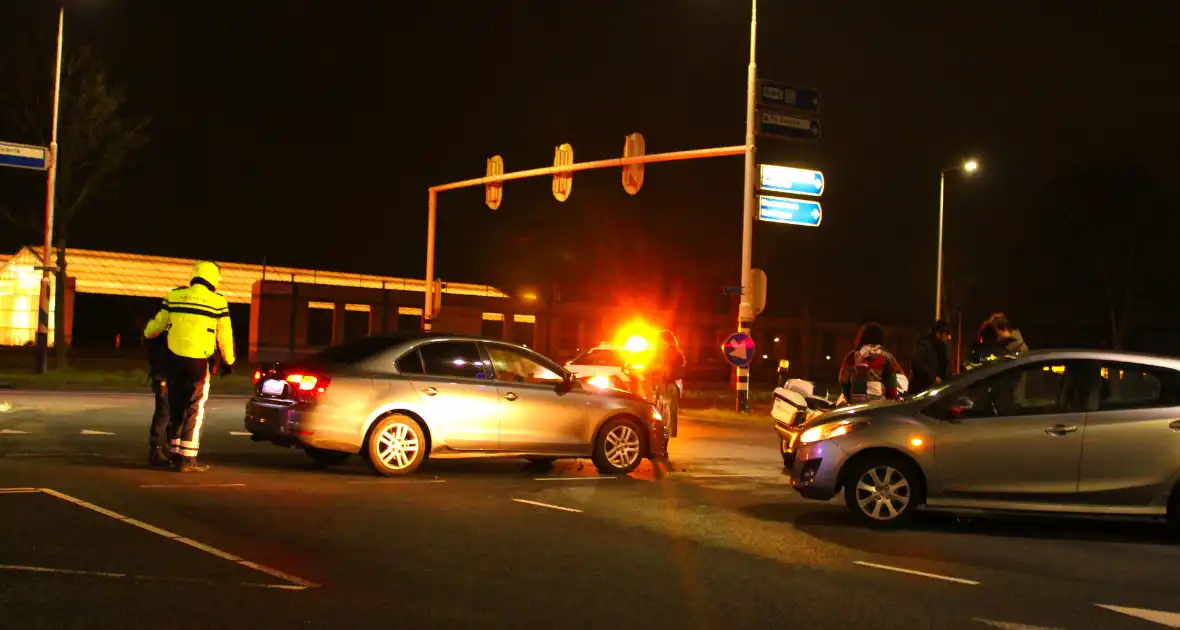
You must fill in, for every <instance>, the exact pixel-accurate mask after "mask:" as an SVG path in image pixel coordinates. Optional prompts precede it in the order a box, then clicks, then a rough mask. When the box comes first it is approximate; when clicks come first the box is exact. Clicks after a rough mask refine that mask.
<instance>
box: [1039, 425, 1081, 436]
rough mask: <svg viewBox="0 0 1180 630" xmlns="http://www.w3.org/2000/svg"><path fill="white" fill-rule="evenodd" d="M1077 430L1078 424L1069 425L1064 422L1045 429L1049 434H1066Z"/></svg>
mask: <svg viewBox="0 0 1180 630" xmlns="http://www.w3.org/2000/svg"><path fill="white" fill-rule="evenodd" d="M1077 430H1078V428H1077V427H1076V426H1068V427H1067V426H1065V425H1064V424H1055V425H1053V426H1051V427H1048V428H1047V429H1045V433H1048V434H1049V435H1065V434H1066V433H1073V432H1074V431H1077Z"/></svg>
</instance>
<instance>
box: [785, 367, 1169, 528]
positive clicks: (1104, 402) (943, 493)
mask: <svg viewBox="0 0 1180 630" xmlns="http://www.w3.org/2000/svg"><path fill="white" fill-rule="evenodd" d="M791 472H792V484H793V485H794V487H795V489H796V490H797V491H798V492H799V494H801V495H802V496H804V497H806V498H810V499H816V500H828V499H831V498H832V497H834V496H836V495H837V494H840V493H843V495H844V501H845V503H846V504H847V506H848V509H849V510H851V511H852V513H853V514H854V515H856V516H857V517H858V518H860V519H861V520H863V521H864V522H866V523H869V524H873V525H878V526H896V525H900V524H902V523H904V522H905V521H906V520H907V519H908V518H909V517H910V516H912V514H913V512H914V510H915V509H916V508H918V507H919V506H921V505H925V506H928V507H931V508H945V509H950V510H997V511H1009V512H1011V511H1017V512H1040V513H1057V514H1100V515H1121V516H1141V517H1155V518H1160V517H1167V518H1169V519H1170V520H1171V521H1172V522H1173V523H1174V524H1180V360H1177V359H1173V358H1166V357H1155V356H1146V355H1137V354H1130V353H1122V352H1103V351H1083V350H1068V351H1043V352H1033V353H1029V354H1027V355H1023V356H1019V357H1016V358H1013V359H1008V360H1005V361H1002V362H1001V363H998V364H995V365H991V366H988V367H986V368H982V369H978V370H975V371H971V372H967V373H965V374H963V375H961V376H960V377H958V378H956V379H954V380H952V381H950V382H948V383H946V384H944V385H941V386H939V387H936V388H934V389H931V390H928V391H925V392H921V393H919V394H918V395H916V396H914V397H913V398H912V399H910V400H907V401H903V402H880V403H874V404H869V405H858V406H853V407H846V408H842V409H838V410H834V411H832V412H829V413H826V414H823V415H820V416H818V417H816V418H814V419H812V420H810V421H809V422H808V423H807V424H806V425H805V426H804V427H803V431H802V432H801V433H800V435H799V438H798V450H797V453H796V455H795V460H794V462H793V465H792V471H791Z"/></svg>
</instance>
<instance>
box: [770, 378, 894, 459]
mask: <svg viewBox="0 0 1180 630" xmlns="http://www.w3.org/2000/svg"><path fill="white" fill-rule="evenodd" d="M897 381H898V382H897V391H898V396H901V395H902V394H904V393H905V392H906V390H907V389H909V379H907V378H906V377H905V375H901V374H899V375H898V376H897ZM846 404H847V401H846V400H845V399H844V394H842V393H841V394H840V395H839V396H837V397H835V398H832V397H831V396H819V395H817V394H816V393H815V383H813V382H811V381H806V380H803V379H798V378H793V379H787V378H786V377H785V374H784V373H783V372H780V375H779V386H778V387H777V388H775V390H774V404H773V406H772V407H771V408H770V415H771V417H772V418H774V431H775V433H777V434H778V437H779V447H780V448H779V450H780V452H781V453H782V456H783V467H784V468H791V467H792V466H793V465H794V464H795V442H796V441H797V440H798V439H799V435H800V434H802V433H803V427H804V426H805V425H806V424H807V423H808V422H809V421H810V420H811V419H812V418H815V417H816V416H818V415H820V414H823V413H827V412H829V411H831V410H833V409H838V408H840V407H843V406H845V405H846Z"/></svg>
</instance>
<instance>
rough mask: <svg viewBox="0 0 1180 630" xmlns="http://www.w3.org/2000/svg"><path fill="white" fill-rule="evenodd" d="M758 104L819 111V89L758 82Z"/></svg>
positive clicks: (814, 112)
mask: <svg viewBox="0 0 1180 630" xmlns="http://www.w3.org/2000/svg"><path fill="white" fill-rule="evenodd" d="M758 104H759V105H766V106H769V107H786V108H788V109H798V110H800V111H804V112H810V113H812V114H818V113H819V90H811V89H808V88H801V87H796V86H794V85H787V84H786V83H776V82H774V81H759V82H758Z"/></svg>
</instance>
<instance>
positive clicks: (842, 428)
mask: <svg viewBox="0 0 1180 630" xmlns="http://www.w3.org/2000/svg"><path fill="white" fill-rule="evenodd" d="M865 424H867V423H866V422H865V421H864V420H844V421H843V422H832V423H829V424H821V425H819V426H817V427H811V428H810V429H808V430H806V431H804V432H803V434H802V435H800V436H799V442H800V443H801V444H811V443H812V442H819V441H822V440H830V439H832V438H838V437H840V436H842V435H848V434H849V433H851V432H853V431H855V430H856V429H859V428H860V427H863V426H865Z"/></svg>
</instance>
